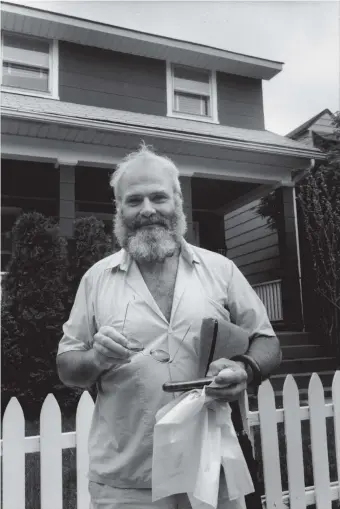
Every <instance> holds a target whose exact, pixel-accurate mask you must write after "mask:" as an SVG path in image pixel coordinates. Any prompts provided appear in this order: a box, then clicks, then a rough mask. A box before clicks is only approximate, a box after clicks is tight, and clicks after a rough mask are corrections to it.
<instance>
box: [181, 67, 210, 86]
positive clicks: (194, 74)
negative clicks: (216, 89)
mask: <svg viewBox="0 0 340 509" xmlns="http://www.w3.org/2000/svg"><path fill="white" fill-rule="evenodd" d="M174 76H175V78H180V79H183V80H191V81H198V82H200V83H209V80H210V72H209V71H203V70H201V69H195V68H191V67H182V66H181V65H175V66H174Z"/></svg>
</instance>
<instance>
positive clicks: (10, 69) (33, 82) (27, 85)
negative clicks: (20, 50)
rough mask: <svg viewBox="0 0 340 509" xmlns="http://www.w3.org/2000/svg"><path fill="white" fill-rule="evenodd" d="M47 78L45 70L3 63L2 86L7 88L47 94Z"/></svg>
mask: <svg viewBox="0 0 340 509" xmlns="http://www.w3.org/2000/svg"><path fill="white" fill-rule="evenodd" d="M48 76H49V72H48V70H47V69H38V68H35V67H29V66H24V65H16V64H9V63H7V62H4V65H3V71H2V84H3V85H6V86H8V87H15V88H24V89H27V90H37V91H39V92H48Z"/></svg>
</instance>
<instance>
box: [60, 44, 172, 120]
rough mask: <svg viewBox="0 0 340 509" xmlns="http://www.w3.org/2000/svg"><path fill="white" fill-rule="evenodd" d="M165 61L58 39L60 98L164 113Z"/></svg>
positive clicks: (142, 111)
mask: <svg viewBox="0 0 340 509" xmlns="http://www.w3.org/2000/svg"><path fill="white" fill-rule="evenodd" d="M165 72H166V71H165V62H163V61H161V60H155V59H152V58H145V57H138V56H134V55H128V54H123V53H118V52H115V51H110V50H105V49H100V48H93V47H90V46H81V45H79V44H72V43H68V42H63V41H60V43H59V95H60V100H61V101H66V102H73V103H77V104H86V105H89V106H99V107H104V108H112V109H117V110H127V111H133V112H139V113H148V114H152V115H166V79H165Z"/></svg>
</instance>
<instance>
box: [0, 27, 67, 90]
mask: <svg viewBox="0 0 340 509" xmlns="http://www.w3.org/2000/svg"><path fill="white" fill-rule="evenodd" d="M2 41H3V44H2V69H1V72H2V75H1V84H2V86H4V87H8V89H13V90H14V89H17V90H18V92H19V91H22V92H21V93H24V92H25V91H26V92H32V93H42V94H44V95H46V94H47V95H52V96H53V97H56V96H57V95H58V81H57V76H58V74H57V68H58V53H57V52H58V46H57V44H56V43H55V41H53V40H47V39H38V38H34V37H28V36H25V35H23V36H22V35H17V34H12V33H4V34H3V38H2Z"/></svg>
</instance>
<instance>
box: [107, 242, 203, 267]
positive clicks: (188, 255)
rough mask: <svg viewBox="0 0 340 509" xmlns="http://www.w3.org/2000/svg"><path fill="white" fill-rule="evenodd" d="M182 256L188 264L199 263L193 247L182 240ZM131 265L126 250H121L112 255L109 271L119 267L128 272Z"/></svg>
mask: <svg viewBox="0 0 340 509" xmlns="http://www.w3.org/2000/svg"><path fill="white" fill-rule="evenodd" d="M181 255H182V256H183V258H184V260H185V261H186V262H188V263H189V264H190V265H193V264H194V263H199V260H198V258H197V256H196V253H195V252H194V250H193V248H192V246H191V245H190V244H188V242H186V240H184V239H182V240H181ZM130 263H131V256H130V255H129V253H128V252H127V251H126V250H125V249H121V250H120V251H118V252H117V253H115V254H114V255H112V259H111V260H110V262H109V264H108V266H107V269H110V270H111V269H115V268H117V267H119V268H120V269H121V270H123V271H125V272H127V270H128V268H129V265H130Z"/></svg>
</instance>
